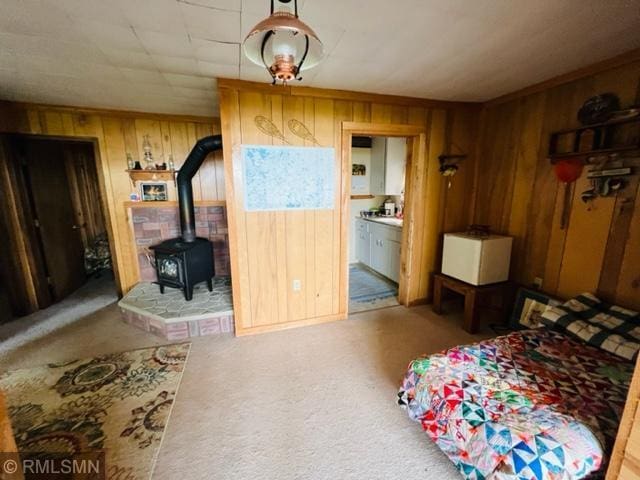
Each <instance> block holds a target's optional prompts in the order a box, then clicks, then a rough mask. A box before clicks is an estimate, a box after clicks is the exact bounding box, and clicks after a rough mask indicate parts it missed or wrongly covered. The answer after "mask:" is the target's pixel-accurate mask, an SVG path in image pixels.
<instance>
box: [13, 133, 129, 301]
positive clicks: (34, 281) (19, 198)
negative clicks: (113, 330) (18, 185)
mask: <svg viewBox="0 0 640 480" xmlns="http://www.w3.org/2000/svg"><path fill="white" fill-rule="evenodd" d="M1 135H2V136H3V137H4V138H6V139H7V140H10V139H11V138H22V139H25V140H47V141H56V142H67V143H85V144H91V145H92V150H93V161H94V164H95V167H96V172H97V176H98V190H99V192H100V200H101V201H100V210H101V212H102V216H103V220H104V224H105V229H106V232H107V238H108V240H109V250H110V252H111V257H112V263H113V268H114V274H115V279H116V286H117V289H118V290H120V282H119V278H118V274H117V270H116V269H117V257H116V255H117V253H116V251H115V248H114V247H115V243H114V238H115V237H114V231H113V226H112V224H111V219H110V217H109V206H108V204H107V189H106V180H105V178H104V171H103V169H102V159H101V157H100V148H99V144H98V139H97V138H95V137H83V136H67V135H46V134H32V133H21V132H2V133H1ZM11 194H12V198H13V202H14V204H13V206H14V208H15V210H16V214H17V215H18V216H20V217H21V216H22V215H23V213H24V212H25V205H23V202H24V198H23V195H21V194H20V192H17V191H15V192H12V193H11ZM16 241H17V244H18V246H19V247H20V251H21V252H24V254H25V255H26V256H27V258H29V259H33V258H34V255H35V252H34V245H33V238H31V235H30V234H29V233H28V232H27V231H26V230H25V229H24V228H23V229H21V230H19V231H16ZM35 268H37V267H36V266H35V265H33V262H32V261H29V262H27V264H25V265H24V266H23V272H22V275H23V277H24V279H25V281H26V282H29V283H28V284H27V285H25V292H26V294H27V297H28V303H29V308H30V309H31V310H32V312H35V311H37V310H39V309H40V307H39V300H40V299H39V297H38V292H37V290H38V288H37V285H38V275H39V272H38V271H36V270H35Z"/></svg>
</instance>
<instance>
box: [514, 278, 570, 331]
mask: <svg viewBox="0 0 640 480" xmlns="http://www.w3.org/2000/svg"><path fill="white" fill-rule="evenodd" d="M560 303H561V302H560V301H559V300H557V299H555V298H553V297H551V296H549V295H547V294H545V293H542V292H539V291H537V290H530V289H528V288H520V289H519V290H518V295H517V297H516V303H515V306H514V307H513V312H512V314H511V319H510V320H509V327H510V328H511V329H513V330H522V329H525V328H538V327H540V326H541V323H540V320H539V319H540V315H542V313H543V312H544V311H545V309H546V308H547V306H555V305H560Z"/></svg>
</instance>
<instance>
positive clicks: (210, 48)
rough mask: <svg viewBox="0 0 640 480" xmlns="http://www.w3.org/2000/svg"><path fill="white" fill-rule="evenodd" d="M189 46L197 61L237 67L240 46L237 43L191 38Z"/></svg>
mask: <svg viewBox="0 0 640 480" xmlns="http://www.w3.org/2000/svg"><path fill="white" fill-rule="evenodd" d="M191 45H192V46H193V49H194V53H195V57H196V59H198V60H203V61H205V62H212V63H221V64H225V65H238V59H239V58H240V45H239V44H237V43H223V42H216V41H212V40H204V39H201V38H196V37H191Z"/></svg>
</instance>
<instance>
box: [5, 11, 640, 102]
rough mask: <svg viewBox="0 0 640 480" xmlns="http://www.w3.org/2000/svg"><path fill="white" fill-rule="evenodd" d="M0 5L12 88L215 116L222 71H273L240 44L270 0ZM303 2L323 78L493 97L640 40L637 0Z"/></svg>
mask: <svg viewBox="0 0 640 480" xmlns="http://www.w3.org/2000/svg"><path fill="white" fill-rule="evenodd" d="M0 2H2V3H1V4H2V7H1V14H0V96H1V98H12V99H17V100H25V101H41V102H45V103H46V102H54V103H66V104H74V103H75V104H85V105H87V106H100V105H102V106H110V107H112V108H125V109H136V110H147V109H149V110H156V111H159V112H160V111H165V112H174V113H191V114H197V113H204V112H208V114H211V112H214V111H216V110H217V101H216V99H215V95H216V91H215V80H214V77H225V78H238V77H240V78H243V79H248V80H255V81H259V82H264V83H269V82H270V76H269V75H268V73H267V72H266V71H265V70H264V69H263V68H261V67H258V66H255V65H253V64H252V63H250V62H249V61H248V59H246V57H245V55H244V54H243V53H242V51H241V45H240V42H241V40H242V39H243V36H244V35H246V33H247V32H248V31H249V30H250V29H251V28H252V27H253V26H254V25H255V24H256V23H258V22H259V21H261V20H262V19H264V18H266V17H267V15H268V13H269V0H108V1H105V0H0ZM299 6H300V17H301V19H302V20H303V21H304V22H305V23H307V24H309V25H310V26H311V27H312V28H313V29H314V30H315V31H316V32H317V33H318V35H319V36H320V38H321V40H322V41H323V43H324V45H325V52H326V58H325V60H324V61H323V62H322V63H321V64H320V65H319V66H318V67H316V68H313V69H312V70H310V71H305V72H303V77H304V81H303V82H302V85H313V86H318V87H329V88H339V89H353V90H358V91H371V92H378V93H389V94H402V95H411V96H420V97H431V98H442V99H451V100H485V99H488V98H491V97H495V96H499V95H502V94H504V93H508V92H510V91H513V90H517V89H519V88H522V87H524V86H527V85H529V84H531V83H535V82H537V81H541V80H544V79H546V78H550V77H553V76H556V75H560V74H562V73H565V72H567V71H569V70H572V69H576V68H580V67H584V66H587V65H589V64H590V63H593V62H596V61H599V60H603V59H606V58H610V57H612V56H614V55H616V54H619V53H622V52H624V51H628V50H631V49H633V48H638V47H640V36H638V35H637V32H638V30H639V29H640V16H639V15H638V12H639V11H640V0H611V1H608V2H602V1H597V0H587V1H586V2H585V0H562V1H560V2H558V1H557V0H536V1H535V2H526V1H524V0H522V1H520V2H514V1H511V2H496V1H495V0H475V1H474V2H469V1H468V0H447V1H446V2H443V1H442V0H403V1H402V2H390V1H389V0H368V1H367V2H366V3H364V2H362V1H361V0H359V1H358V0H341V1H340V2H338V1H337V0H325V1H306V2H304V1H302V0H300V1H299ZM240 10H242V12H240ZM567 18H571V21H566V19H567ZM132 27H134V29H133V30H132ZM211 40H214V41H211ZM173 87H176V88H175V89H174V88H173ZM209 92H211V95H209Z"/></svg>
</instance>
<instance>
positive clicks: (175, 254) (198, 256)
mask: <svg viewBox="0 0 640 480" xmlns="http://www.w3.org/2000/svg"><path fill="white" fill-rule="evenodd" d="M221 148H222V137H221V136H220V135H213V136H211V137H205V138H201V139H200V140H198V142H197V143H196V145H195V147H193V150H191V153H190V154H189V156H188V157H187V159H186V160H185V162H184V165H183V166H182V168H180V171H179V172H178V179H177V185H178V204H179V205H178V206H179V209H180V228H181V229H182V237H179V238H172V239H169V240H165V241H164V242H162V243H160V244H158V245H154V246H153V247H151V249H152V250H153V252H154V255H155V259H156V260H155V263H156V276H157V282H156V283H158V285H160V292H161V293H164V289H165V287H172V288H180V289H181V290H182V291H183V292H184V298H185V299H186V300H187V301H189V300H191V299H192V298H193V287H194V286H195V285H196V284H198V283H200V282H207V287H209V291H211V290H212V289H213V277H214V276H215V269H214V263H213V244H212V243H211V242H210V241H209V239H207V238H201V237H196V219H195V211H194V206H193V187H192V185H191V179H192V178H193V176H194V175H195V174H196V172H197V171H198V169H199V168H200V165H202V162H203V161H204V159H205V158H206V156H207V155H208V154H209V153H211V152H213V151H215V150H219V149H221Z"/></svg>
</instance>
